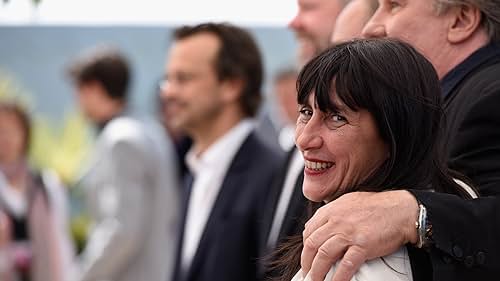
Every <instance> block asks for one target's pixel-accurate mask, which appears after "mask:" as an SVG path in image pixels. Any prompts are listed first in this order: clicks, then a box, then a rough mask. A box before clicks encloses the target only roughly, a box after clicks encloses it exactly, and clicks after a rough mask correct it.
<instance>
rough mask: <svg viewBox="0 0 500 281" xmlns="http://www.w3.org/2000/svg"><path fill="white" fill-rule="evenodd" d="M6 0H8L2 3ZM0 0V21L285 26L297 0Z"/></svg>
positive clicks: (2, 23)
mask: <svg viewBox="0 0 500 281" xmlns="http://www.w3.org/2000/svg"><path fill="white" fill-rule="evenodd" d="M5 2H7V3H5ZM32 3H33V1H32V0H1V1H0V25H101V24H104V25H120V24H123V25H130V24H133V25H162V24H187V23H195V22H200V21H229V22H232V23H235V24H241V25H249V26H277V27H280V26H286V24H287V23H288V21H290V19H291V18H292V17H293V15H294V14H295V12H296V9H297V1H296V0H41V3H40V4H39V5H38V6H35V5H33V4H32Z"/></svg>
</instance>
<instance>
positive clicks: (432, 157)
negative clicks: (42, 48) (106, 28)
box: [0, 0, 500, 281]
mask: <svg viewBox="0 0 500 281" xmlns="http://www.w3.org/2000/svg"><path fill="white" fill-rule="evenodd" d="M297 4H298V12H297V14H296V16H295V17H294V18H293V19H291V21H290V24H289V27H290V28H291V30H293V31H294V33H295V35H296V39H297V41H298V43H299V50H298V53H297V59H298V62H297V66H294V67H290V68H284V69H282V70H281V71H279V72H277V73H276V75H275V77H274V80H273V82H274V87H273V89H274V92H275V95H276V101H277V103H278V104H279V109H278V110H277V111H276V112H277V113H279V114H280V116H270V115H268V116H264V117H262V116H260V117H259V109H260V108H261V107H262V103H263V95H262V93H261V89H262V84H263V79H264V73H263V58H262V56H261V54H260V51H259V48H258V45H257V44H256V42H255V40H254V39H253V37H252V34H251V33H250V32H249V31H248V30H246V29H245V28H242V27H238V26H235V25H232V24H230V23H213V22H207V23H200V24H196V25H189V26H182V27H179V28H177V29H176V30H175V32H174V33H173V41H172V44H171V45H170V47H169V49H168V50H167V52H166V53H167V56H166V61H165V65H164V76H163V78H162V79H161V81H160V82H159V85H158V91H159V97H158V109H159V110H158V112H159V114H160V115H161V118H160V120H158V121H160V122H158V121H155V120H153V119H144V118H140V117H138V116H137V115H135V114H134V113H133V112H131V110H129V106H128V105H129V100H130V98H129V92H128V86H129V81H130V77H131V75H132V73H131V69H130V66H129V63H128V61H127V58H126V56H124V55H123V54H122V53H121V52H120V51H119V50H117V49H113V48H103V47H100V48H96V49H92V50H89V51H86V52H84V53H82V54H81V55H79V56H78V57H76V58H74V59H72V60H71V63H70V64H69V67H68V77H69V79H70V81H71V82H72V83H73V85H74V90H75V96H76V98H77V101H78V104H79V105H80V108H81V111H82V112H83V113H84V114H85V116H86V117H87V118H88V120H89V121H91V123H92V124H93V125H94V126H95V128H96V130H97V132H98V134H97V140H96V144H95V147H94V151H93V153H92V157H91V161H90V162H89V163H88V164H87V165H86V168H85V170H84V172H83V173H82V177H81V179H80V181H79V182H80V184H81V186H83V188H84V192H85V195H86V199H87V200H86V203H87V209H88V210H89V212H90V214H91V221H92V223H91V226H90V229H89V233H88V239H87V242H86V245H85V247H84V249H83V250H82V251H81V253H78V254H77V253H76V251H75V249H74V246H73V244H72V241H71V238H70V236H69V234H68V225H67V223H68V206H67V202H66V201H67V200H66V199H67V195H66V188H65V187H64V186H63V185H62V184H61V183H60V181H58V179H57V176H56V175H54V173H52V172H50V171H47V170H43V169H36V168H35V167H32V166H31V165H30V164H29V161H28V152H29V146H30V134H31V133H30V132H31V122H30V116H29V114H28V113H27V112H26V111H25V110H23V108H22V107H20V106H19V105H17V104H15V103H11V102H1V103H0V280H2V281H21V280H22V281H26V280H30V281H31V280H40V281H58V280H61V281H73V280H75V281H76V280H81V281H84V280H85V281H122V280H125V281H126V280H131V281H132V280H133V281H137V280H148V281H156V280H158V281H210V280H221V281H234V280H248V281H259V280H280V281H290V280H292V281H298V280H309V281H321V280H325V281H332V280H333V281H349V280H359V281H391V280H394V281H396V280H397V281H399V280H415V281H419V280H422V281H423V280H426V281H427V280H436V281H437V280H439V281H441V280H454V281H455V280H464V281H465V280H481V281H488V280H498V278H499V277H498V276H500V266H498V265H499V263H500V257H499V255H500V254H499V252H500V251H498V250H499V249H500V240H499V239H498V238H497V237H499V236H500V219H499V218H500V201H499V199H498V198H499V197H498V195H499V191H500V130H498V127H499V125H500V115H499V114H500V113H499V111H498V110H496V105H498V104H500V79H499V78H498V73H500V43H499V42H500V3H498V1H496V0H482V1H479V0H467V1H462V0H446V1H445V0H395V1H387V0H298V2H297ZM277 120H278V121H277ZM162 125H163V126H162ZM497 189H498V190H499V191H497Z"/></svg>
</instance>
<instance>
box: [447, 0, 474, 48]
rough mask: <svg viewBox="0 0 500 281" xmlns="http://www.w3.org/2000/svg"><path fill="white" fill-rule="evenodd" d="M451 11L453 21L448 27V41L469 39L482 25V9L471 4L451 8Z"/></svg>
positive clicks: (456, 41)
mask: <svg viewBox="0 0 500 281" xmlns="http://www.w3.org/2000/svg"><path fill="white" fill-rule="evenodd" d="M449 12H450V13H451V17H452V21H451V24H450V27H449V29H448V41H449V42H450V43H452V44H457V43H461V42H463V41H465V40H467V39H468V38H470V37H471V36H472V34H473V33H474V32H476V30H477V29H478V28H479V27H480V25H481V19H482V14H481V11H480V10H479V9H478V8H477V7H474V6H472V5H470V4H462V5H460V6H457V7H454V8H451V9H450V11H449Z"/></svg>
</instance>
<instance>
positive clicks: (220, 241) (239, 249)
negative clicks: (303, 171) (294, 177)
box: [173, 133, 283, 281]
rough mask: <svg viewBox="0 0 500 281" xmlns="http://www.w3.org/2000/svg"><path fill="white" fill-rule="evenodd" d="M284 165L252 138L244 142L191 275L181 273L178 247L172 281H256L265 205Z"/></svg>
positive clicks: (206, 228) (204, 234)
mask: <svg viewBox="0 0 500 281" xmlns="http://www.w3.org/2000/svg"><path fill="white" fill-rule="evenodd" d="M282 161H283V158H282V155H281V154H279V153H278V152H277V151H274V150H271V149H270V148H268V147H267V146H265V145H264V144H263V143H262V141H261V140H259V139H258V138H257V137H256V136H255V134H254V133H251V134H250V135H249V136H248V137H247V139H246V140H245V141H244V143H243V144H242V146H241V148H240V149H239V151H238V152H237V153H236V155H235V157H234V159H233V162H232V163H231V165H230V167H229V170H228V171H227V174H226V177H225V178H224V181H223V183H222V186H221V189H220V191H219V194H218V196H217V199H216V201H215V204H214V206H213V209H212V212H211V214H210V216H209V218H208V221H207V224H206V227H205V230H204V232H203V234H202V236H201V240H200V244H199V246H198V250H197V252H196V254H195V256H194V258H193V261H192V263H191V267H190V269H189V271H188V272H185V273H181V271H180V256H181V248H180V247H179V250H178V252H177V265H176V269H175V275H174V279H173V280H175V281H212V280H218V281H234V280H242V281H245V280H248V281H254V280H257V259H258V257H259V256H260V255H261V253H260V251H259V245H260V243H261V239H262V236H261V233H262V227H263V226H262V222H263V217H264V216H265V215H267V214H265V213H264V202H265V198H267V196H268V194H269V193H270V187H271V184H272V181H273V180H274V177H275V176H276V174H277V172H278V169H279V167H280V165H281V162H282ZM187 202H188V200H187V197H186V199H185V200H184V203H185V204H186V203H187ZM186 210H187V207H184V214H183V220H184V221H183V222H182V225H184V224H185V217H186ZM182 236H184V229H182ZM182 236H181V237H182ZM181 240H182V239H181ZM180 245H182V241H180Z"/></svg>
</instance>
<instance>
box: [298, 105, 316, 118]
mask: <svg viewBox="0 0 500 281" xmlns="http://www.w3.org/2000/svg"><path fill="white" fill-rule="evenodd" d="M312 115H313V112H312V110H311V109H310V108H308V107H301V108H300V109H299V120H300V121H308V120H309V119H311V116H312Z"/></svg>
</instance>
